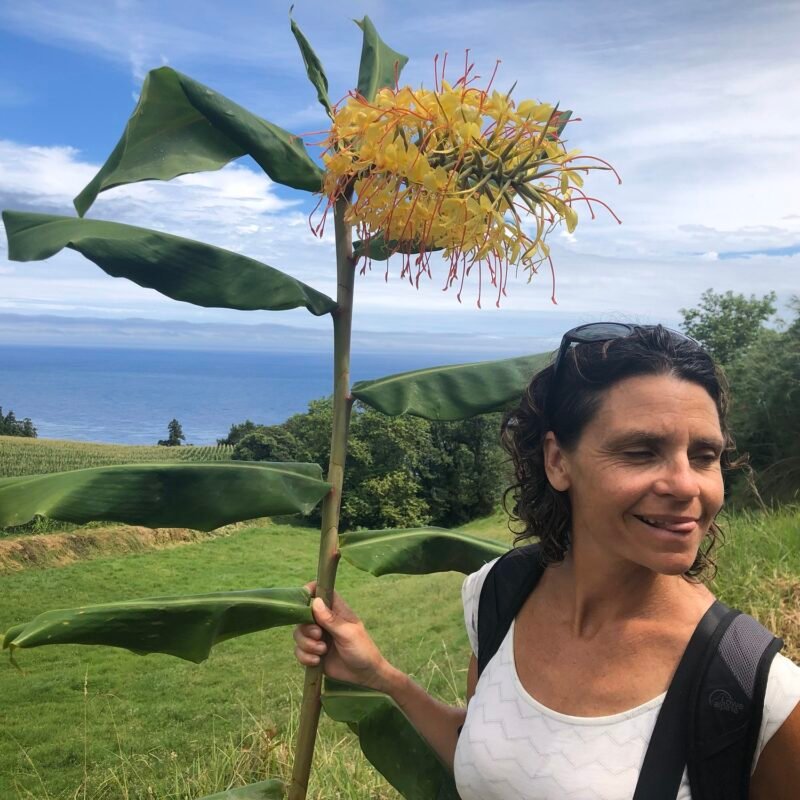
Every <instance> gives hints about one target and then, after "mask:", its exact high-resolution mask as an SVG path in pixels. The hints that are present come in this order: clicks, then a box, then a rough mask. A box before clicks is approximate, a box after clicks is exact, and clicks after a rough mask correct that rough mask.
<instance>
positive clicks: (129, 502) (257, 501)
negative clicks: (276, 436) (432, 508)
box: [0, 462, 330, 531]
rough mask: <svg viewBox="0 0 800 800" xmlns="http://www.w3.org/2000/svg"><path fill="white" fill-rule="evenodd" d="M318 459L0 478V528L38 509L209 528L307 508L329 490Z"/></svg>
mask: <svg viewBox="0 0 800 800" xmlns="http://www.w3.org/2000/svg"><path fill="white" fill-rule="evenodd" d="M329 490H330V485H329V484H327V483H325V482H324V481H323V480H322V470H321V469H320V468H319V466H318V465H317V464H282V463H269V462H258V463H241V462H239V463H224V462H220V463H208V464H194V463H180V464H174V463H173V464H126V465H124V466H114V467H91V468H89V469H77V470H72V471H71V472H56V473H52V474H48V475H27V476H25V477H22V478H0V528H3V527H8V526H11V525H22V524H24V523H26V522H28V521H30V520H31V519H33V518H34V516H36V515H37V514H40V515H42V516H46V517H51V518H52V519H60V520H65V521H67V522H76V523H84V522H91V521H93V520H109V521H114V522H126V523H128V524H130V525H145V526H146V527H148V528H195V529H197V530H201V531H209V530H213V529H214V528H218V527H220V526H221V525H227V524H228V523H231V522H238V521H239V520H244V519H254V518H256V517H268V516H276V515H280V514H296V513H298V512H301V513H308V512H309V511H311V509H313V508H314V506H316V504H317V503H318V502H319V501H320V500H321V499H322V498H323V497H324V496H325V495H326V494H327V493H328V491H329Z"/></svg>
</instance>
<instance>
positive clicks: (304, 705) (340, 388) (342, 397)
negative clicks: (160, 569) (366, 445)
mask: <svg viewBox="0 0 800 800" xmlns="http://www.w3.org/2000/svg"><path fill="white" fill-rule="evenodd" d="M348 203H349V199H347V198H341V199H339V200H338V201H337V203H336V206H335V209H334V225H335V230H336V275H337V290H336V302H337V304H338V308H337V309H336V311H334V312H333V430H332V432H331V456H330V462H329V464H328V483H330V484H331V487H332V488H331V490H330V492H329V493H328V494H327V495H326V497H325V499H324V500H323V502H322V530H321V535H320V545H319V562H318V564H317V592H316V595H317V597H321V598H322V599H323V600H324V601H325V604H326V605H328V606H330V605H331V602H332V600H333V586H334V583H335V581H336V567H337V565H338V563H339V509H340V507H341V500H342V482H343V479H344V462H345V457H346V455H347V429H348V426H349V424H350V409H351V407H352V405H353V402H352V399H351V397H350V329H351V326H352V320H353V282H354V277H355V264H354V262H353V232H352V228H351V226H350V225H348V224H347V223H345V221H344V212H345V210H346V208H347V206H348ZM322 675H323V672H322V664H320V665H319V666H316V667H306V673H305V683H304V685H303V700H302V702H301V705H300V721H299V726H298V731H297V743H296V745H295V754H294V766H293V768H292V782H291V785H290V786H289V800H304V798H305V796H306V791H307V790H308V776H309V774H310V772H311V762H312V760H313V757H314V742H315V741H316V738H317V725H318V723H319V713H320V691H321V689H322Z"/></svg>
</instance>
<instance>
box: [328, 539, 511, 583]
mask: <svg viewBox="0 0 800 800" xmlns="http://www.w3.org/2000/svg"><path fill="white" fill-rule="evenodd" d="M339 549H340V550H341V553H342V556H343V557H344V560H345V561H347V562H348V563H350V564H352V565H353V566H354V567H357V568H358V569H363V570H364V571H365V572H371V573H372V574H373V575H378V576H380V575H390V574H398V573H399V574H403V575H427V574H429V573H431V572H448V571H449V570H454V571H455V572H463V573H464V574H465V575H469V574H470V573H471V572H475V571H476V570H478V569H480V568H481V567H482V566H483V565H484V564H486V563H487V562H489V561H491V560H492V559H493V558H497V557H498V556H501V555H503V553H505V552H507V551H508V549H509V548H508V545H505V544H502V543H500V542H492V541H489V540H487V539H478V538H476V537H475V536H468V535H467V534H466V533H461V531H452V530H448V529H447V528H402V529H397V528H395V529H389V530H382V531H350V532H348V533H342V534H340V535H339Z"/></svg>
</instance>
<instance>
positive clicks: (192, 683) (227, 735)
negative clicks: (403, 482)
mask: <svg viewBox="0 0 800 800" xmlns="http://www.w3.org/2000/svg"><path fill="white" fill-rule="evenodd" d="M727 528H728V541H727V544H726V545H725V547H724V548H723V549H722V551H721V553H720V556H719V559H718V563H719V568H720V569H719V576H718V579H717V582H716V584H715V586H714V588H715V590H716V592H717V594H718V596H719V597H720V598H721V599H723V600H725V601H726V602H728V603H730V604H732V605H736V606H738V607H740V608H742V609H743V610H745V611H748V612H750V613H753V614H754V615H755V616H757V617H759V618H760V619H761V620H762V621H763V622H765V623H766V624H768V625H769V626H770V627H771V628H772V629H773V630H775V631H776V632H778V633H779V634H781V635H782V636H784V638H785V639H786V641H787V650H786V651H784V652H788V653H789V654H790V655H792V656H793V657H794V658H795V659H797V658H798V657H800V509H796V508H795V509H788V510H784V511H783V512H780V513H774V514H770V515H754V514H749V515H741V516H737V517H736V518H734V519H732V520H730V521H729V523H728V525H727ZM466 529H467V530H469V531H470V532H471V533H474V534H477V535H480V536H490V537H493V538H504V537H505V538H507V536H508V535H507V533H506V532H505V531H504V523H503V521H502V518H501V517H499V516H498V517H495V518H491V519H486V520H481V521H478V522H476V523H473V524H471V525H469V526H467V528H466ZM316 543H317V534H316V532H315V531H313V530H309V529H304V528H301V527H291V526H279V525H274V526H268V527H261V528H250V529H243V530H241V531H240V532H238V533H236V534H235V535H233V536H228V537H223V538H217V539H212V540H208V541H201V542H197V543H194V544H190V545H186V546H184V547H181V548H179V549H173V550H158V551H151V552H146V553H142V554H133V555H126V556H122V557H114V558H96V559H94V560H90V561H85V562H80V563H76V564H72V565H70V566H65V567H61V568H50V569H28V570H25V571H23V572H20V573H17V574H14V575H9V576H7V577H3V578H2V579H0V580H1V581H2V587H3V591H2V595H1V596H0V625H1V626H2V627H4V628H5V627H7V626H10V625H12V624H14V623H16V622H18V621H22V620H25V619H28V618H30V617H32V616H33V615H35V614H37V613H39V612H40V611H42V610H45V609H48V608H55V607H59V606H61V607H63V606H71V605H78V604H83V603H90V602H102V601H107V600H112V599H123V598H125V597H128V598H133V597H143V596H148V595H159V594H173V593H174V594H177V593H191V592H200V591H217V590H224V589H241V588H252V587H257V586H267V585H285V586H291V585H299V584H302V583H303V582H305V580H307V579H308V578H309V577H310V576H311V573H312V571H313V567H312V565H313V564H314V563H315V562H316ZM461 580H462V576H460V575H457V574H453V573H448V574H443V575H432V576H420V577H390V576H388V577H384V578H373V577H371V576H369V575H367V574H365V573H361V572H358V571H356V570H354V569H353V568H351V567H350V566H349V565H347V564H346V563H343V564H342V565H341V568H340V571H339V579H338V583H337V586H338V588H339V590H340V591H341V592H342V593H343V594H344V595H345V596H346V597H347V599H348V600H349V602H350V603H351V604H352V605H353V607H354V608H356V609H357V610H358V612H359V613H360V614H361V615H362V616H363V618H364V619H365V621H366V623H367V625H368V626H369V628H370V630H371V632H372V633H373V635H374V637H375V639H376V640H377V642H378V643H379V645H380V646H381V647H382V648H383V649H384V651H385V652H386V654H387V656H388V657H389V658H390V659H391V660H393V661H394V662H395V663H396V664H397V665H398V666H399V667H401V668H403V669H405V670H407V671H410V672H412V673H413V674H414V675H415V676H416V677H417V679H418V680H420V681H421V682H422V683H423V684H424V685H426V686H429V687H430V689H431V690H432V691H433V692H434V693H436V694H437V695H438V696H440V697H442V698H443V699H445V700H447V701H449V702H457V701H458V699H459V698H460V697H462V696H463V691H464V684H465V669H466V664H467V661H468V655H469V649H468V644H467V639H466V635H465V633H464V631H463V625H462V621H461V606H460V595H459V588H460V584H461ZM291 650H292V641H291V635H290V631H289V630H288V629H280V630H275V631H269V632H265V633H261V634H253V635H250V636H246V637H242V638H240V639H235V640H232V641H229V642H226V643H223V644H221V645H219V646H218V647H217V648H216V649H215V650H214V652H213V653H212V656H211V658H210V659H209V660H208V661H206V662H205V663H203V664H201V665H199V666H195V665H192V664H190V663H187V662H182V661H178V660H176V659H172V658H169V657H167V656H160V655H156V656H147V657H145V658H142V657H138V656H135V655H132V654H129V653H127V652H125V651H122V650H114V649H109V648H88V647H78V646H68V647H54V648H47V647H44V648H40V649H35V650H29V651H20V652H18V654H17V658H18V660H19V663H20V665H21V667H22V668H23V669H24V670H25V674H24V675H22V674H20V673H19V672H17V671H16V670H14V668H13V667H12V666H11V665H6V666H4V667H1V668H0V696H2V697H3V699H4V702H3V705H2V711H1V712H0V714H2V727H1V728H0V797H2V798H3V800H5V799H6V798H9V800H12V798H36V800H56V798H58V800H67V798H70V799H72V800H78V799H82V798H91V799H92V800H100V799H101V798H102V799H103V800H105V799H106V798H108V800H111V799H112V798H114V799H115V800H116V799H118V798H126V799H127V798H142V799H143V800H144V799H147V800H150V799H151V798H158V799H159V800H167V798H169V800H178V799H179V798H180V800H191V799H192V798H197V797H200V796H202V795H204V794H206V793H210V792H212V791H218V790H221V789H223V788H225V787H226V786H228V785H229V784H230V783H234V784H236V785H239V784H242V783H247V782H253V781H255V780H258V779H261V778H262V777H263V776H264V774H266V773H269V774H272V775H277V776H284V777H285V776H286V775H287V772H288V769H289V763H290V749H289V748H290V742H291V734H292V726H293V724H294V720H295V713H294V712H295V711H296V704H297V701H298V699H299V696H300V680H301V670H300V668H299V667H297V666H296V665H295V663H294V661H293V658H292V655H291ZM309 796H310V797H314V798H326V800H330V798H353V799H355V798H359V799H364V800H366V798H373V799H376V798H377V799H380V798H383V799H388V798H396V797H397V795H395V794H394V793H393V792H392V791H391V789H390V788H388V787H387V786H386V784H385V783H384V782H383V781H382V780H381V779H380V778H379V777H378V776H376V775H375V774H374V773H373V772H372V770H371V769H370V768H369V765H368V764H366V762H365V761H364V759H363V758H362V756H361V754H360V752H359V751H358V747H357V745H356V744H355V743H354V740H353V737H352V736H351V735H350V734H349V732H348V731H347V730H346V729H345V728H344V727H343V726H339V725H336V724H334V723H331V722H330V721H329V720H324V721H323V725H322V738H321V743H320V748H319V750H318V757H317V768H316V770H315V773H314V783H313V786H312V787H311V792H310V795H309Z"/></svg>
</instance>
